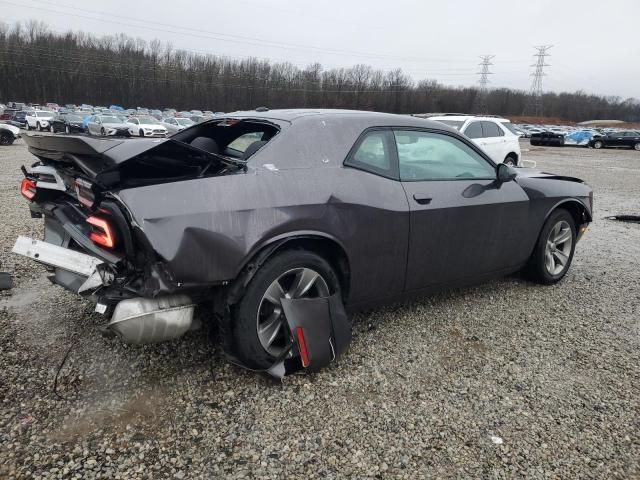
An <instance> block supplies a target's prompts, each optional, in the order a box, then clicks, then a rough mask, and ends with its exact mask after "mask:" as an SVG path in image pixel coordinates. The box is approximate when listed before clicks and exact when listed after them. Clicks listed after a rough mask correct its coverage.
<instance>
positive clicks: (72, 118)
mask: <svg viewBox="0 0 640 480" xmlns="http://www.w3.org/2000/svg"><path fill="white" fill-rule="evenodd" d="M64 118H66V119H67V120H69V121H70V122H81V121H82V117H81V116H80V115H65V116H64Z"/></svg>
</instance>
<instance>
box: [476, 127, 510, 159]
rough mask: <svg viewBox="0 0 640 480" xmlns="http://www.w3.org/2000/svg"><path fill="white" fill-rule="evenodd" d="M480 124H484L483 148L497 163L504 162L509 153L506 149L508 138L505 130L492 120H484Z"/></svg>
mask: <svg viewBox="0 0 640 480" xmlns="http://www.w3.org/2000/svg"><path fill="white" fill-rule="evenodd" d="M480 124H481V125H482V140H480V145H481V148H482V149H483V150H484V151H485V152H487V154H488V155H489V158H491V160H493V161H494V162H495V163H502V162H504V159H505V157H506V156H507V153H509V152H507V151H506V148H507V139H506V137H505V135H504V131H503V130H502V129H501V128H500V127H499V126H498V125H496V124H495V123H494V122H491V121H486V120H483V121H482V122H480Z"/></svg>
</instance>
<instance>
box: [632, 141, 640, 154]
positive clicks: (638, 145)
mask: <svg viewBox="0 0 640 480" xmlns="http://www.w3.org/2000/svg"><path fill="white" fill-rule="evenodd" d="M633 149H634V150H637V151H638V152H640V143H636V144H635V145H634V146H633Z"/></svg>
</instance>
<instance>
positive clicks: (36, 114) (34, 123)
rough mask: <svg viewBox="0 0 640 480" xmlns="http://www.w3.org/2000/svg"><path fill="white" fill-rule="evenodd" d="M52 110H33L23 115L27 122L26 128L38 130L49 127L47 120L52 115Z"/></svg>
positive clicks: (51, 117)
mask: <svg viewBox="0 0 640 480" xmlns="http://www.w3.org/2000/svg"><path fill="white" fill-rule="evenodd" d="M54 115H55V114H54V113H53V112H48V111H46V110H33V111H30V112H28V113H27V115H26V116H25V120H26V122H27V130H31V129H32V128H35V129H36V130H38V131H39V132H41V131H42V130H45V129H46V130H48V129H49V122H50V121H51V120H52V119H53V117H54Z"/></svg>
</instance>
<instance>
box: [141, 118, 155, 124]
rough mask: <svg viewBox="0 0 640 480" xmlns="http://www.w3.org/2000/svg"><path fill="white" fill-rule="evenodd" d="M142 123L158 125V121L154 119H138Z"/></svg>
mask: <svg viewBox="0 0 640 480" xmlns="http://www.w3.org/2000/svg"><path fill="white" fill-rule="evenodd" d="M138 120H140V123H158V121H157V120H156V119H155V118H153V117H138Z"/></svg>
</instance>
